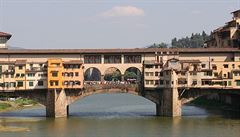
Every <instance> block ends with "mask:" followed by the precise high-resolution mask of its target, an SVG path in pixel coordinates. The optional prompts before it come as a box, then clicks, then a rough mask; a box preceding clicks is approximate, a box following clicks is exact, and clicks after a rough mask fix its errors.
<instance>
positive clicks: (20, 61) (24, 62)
mask: <svg viewBox="0 0 240 137" xmlns="http://www.w3.org/2000/svg"><path fill="white" fill-rule="evenodd" d="M26 62H27V60H16V62H15V65H24V64H26Z"/></svg>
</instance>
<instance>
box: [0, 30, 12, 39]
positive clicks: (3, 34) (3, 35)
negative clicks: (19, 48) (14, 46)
mask: <svg viewBox="0 0 240 137" xmlns="http://www.w3.org/2000/svg"><path fill="white" fill-rule="evenodd" d="M0 37H7V39H10V38H11V37H12V35H11V34H9V33H6V32H0Z"/></svg>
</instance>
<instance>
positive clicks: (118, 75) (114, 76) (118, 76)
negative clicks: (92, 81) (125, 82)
mask: <svg viewBox="0 0 240 137" xmlns="http://www.w3.org/2000/svg"><path fill="white" fill-rule="evenodd" d="M104 79H105V80H106V81H117V80H121V73H120V72H119V71H115V72H113V73H109V74H106V75H105V76H104Z"/></svg>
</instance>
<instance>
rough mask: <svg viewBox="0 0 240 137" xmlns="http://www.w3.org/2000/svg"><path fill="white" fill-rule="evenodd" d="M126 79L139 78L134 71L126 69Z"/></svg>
mask: <svg viewBox="0 0 240 137" xmlns="http://www.w3.org/2000/svg"><path fill="white" fill-rule="evenodd" d="M124 79H125V80H127V79H137V74H135V73H134V72H129V71H126V73H125V74H124Z"/></svg>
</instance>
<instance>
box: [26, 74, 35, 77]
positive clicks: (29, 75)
mask: <svg viewBox="0 0 240 137" xmlns="http://www.w3.org/2000/svg"><path fill="white" fill-rule="evenodd" d="M27 76H28V77H34V76H35V74H34V73H28V74H27Z"/></svg>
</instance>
